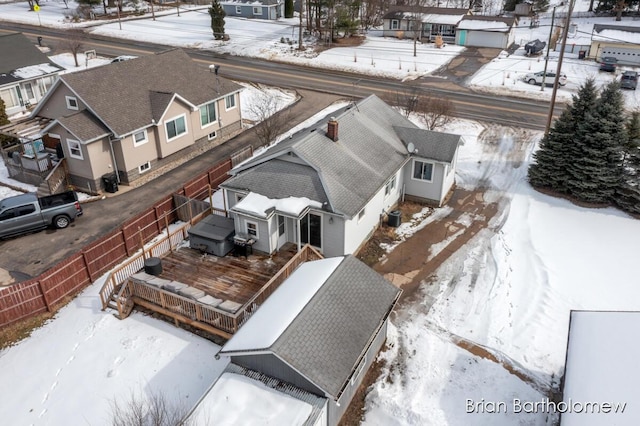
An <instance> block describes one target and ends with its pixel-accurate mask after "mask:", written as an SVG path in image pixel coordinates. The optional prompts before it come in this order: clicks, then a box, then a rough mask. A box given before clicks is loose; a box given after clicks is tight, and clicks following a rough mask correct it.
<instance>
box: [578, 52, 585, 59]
mask: <svg viewBox="0 0 640 426" xmlns="http://www.w3.org/2000/svg"><path fill="white" fill-rule="evenodd" d="M586 57H587V51H586V50H580V51H578V59H584V58H586Z"/></svg>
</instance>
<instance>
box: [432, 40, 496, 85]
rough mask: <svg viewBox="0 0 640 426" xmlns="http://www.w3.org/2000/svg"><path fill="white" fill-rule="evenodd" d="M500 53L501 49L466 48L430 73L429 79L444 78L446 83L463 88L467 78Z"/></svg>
mask: <svg viewBox="0 0 640 426" xmlns="http://www.w3.org/2000/svg"><path fill="white" fill-rule="evenodd" d="M500 52H502V49H491V48H488V47H467V48H466V49H465V51H464V52H462V53H461V54H459V55H457V56H456V57H455V58H453V59H452V60H451V61H449V62H448V63H447V64H446V65H444V66H442V67H440V68H439V69H437V70H436V71H435V72H433V73H431V75H430V76H431V77H441V78H442V77H444V78H446V79H447V80H448V81H450V82H452V83H455V84H458V85H461V86H464V84H465V82H466V80H467V78H469V77H471V76H473V75H474V74H475V73H476V72H477V71H478V70H479V69H480V68H482V67H483V66H484V65H486V64H487V63H489V62H491V60H493V59H494V58H495V57H496V56H498V55H499V54H500Z"/></svg>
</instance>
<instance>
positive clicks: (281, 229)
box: [278, 215, 285, 237]
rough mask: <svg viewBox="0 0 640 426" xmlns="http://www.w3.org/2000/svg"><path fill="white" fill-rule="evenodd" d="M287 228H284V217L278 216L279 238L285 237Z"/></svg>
mask: <svg viewBox="0 0 640 426" xmlns="http://www.w3.org/2000/svg"><path fill="white" fill-rule="evenodd" d="M284 232H285V227H284V216H280V215H278V236H279V237H281V236H283V235H284Z"/></svg>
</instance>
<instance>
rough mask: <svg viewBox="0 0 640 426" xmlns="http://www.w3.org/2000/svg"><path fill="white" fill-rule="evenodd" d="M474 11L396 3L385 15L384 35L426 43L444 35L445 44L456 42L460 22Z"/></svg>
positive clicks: (383, 23)
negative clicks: (415, 39)
mask: <svg viewBox="0 0 640 426" xmlns="http://www.w3.org/2000/svg"><path fill="white" fill-rule="evenodd" d="M470 14H471V11H470V10H469V9H463V8H450V7H424V6H394V7H392V8H391V9H390V10H389V12H387V13H386V14H385V15H384V16H383V17H382V34H383V36H385V37H397V38H408V39H413V38H417V39H418V40H423V41H426V42H433V41H435V39H436V37H437V36H440V37H442V40H443V41H444V42H445V43H454V42H455V38H456V28H457V26H458V23H459V22H460V21H461V20H462V18H463V17H464V16H466V15H470Z"/></svg>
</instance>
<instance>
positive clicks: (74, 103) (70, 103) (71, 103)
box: [64, 96, 78, 111]
mask: <svg viewBox="0 0 640 426" xmlns="http://www.w3.org/2000/svg"><path fill="white" fill-rule="evenodd" d="M64 98H65V100H66V101H67V109H72V110H74V111H77V110H78V100H77V99H76V98H74V97H73V96H65V97H64Z"/></svg>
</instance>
